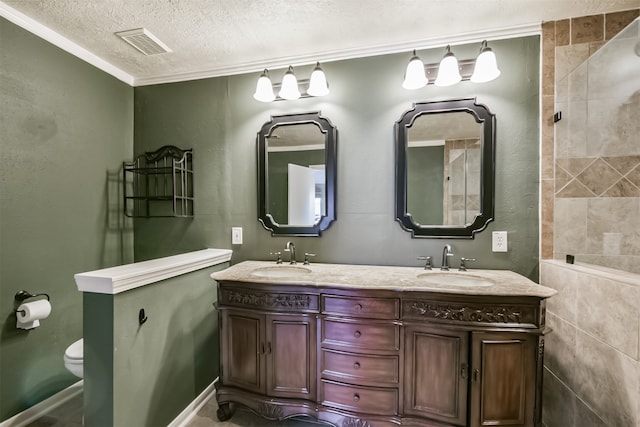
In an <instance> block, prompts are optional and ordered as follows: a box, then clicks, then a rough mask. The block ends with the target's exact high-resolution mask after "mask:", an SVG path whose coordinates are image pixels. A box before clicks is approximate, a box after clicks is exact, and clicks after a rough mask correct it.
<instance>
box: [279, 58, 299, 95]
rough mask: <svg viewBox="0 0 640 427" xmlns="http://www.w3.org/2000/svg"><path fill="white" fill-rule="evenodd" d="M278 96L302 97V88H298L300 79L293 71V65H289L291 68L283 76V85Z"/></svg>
mask: <svg viewBox="0 0 640 427" xmlns="http://www.w3.org/2000/svg"><path fill="white" fill-rule="evenodd" d="M278 96H280V98H282V99H298V98H300V90H299V89H298V79H297V78H296V75H295V74H294V73H293V67H292V66H291V65H289V69H288V70H287V72H286V73H284V77H283V78H282V87H281V88H280V92H278Z"/></svg>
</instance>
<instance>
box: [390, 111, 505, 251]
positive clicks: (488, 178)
mask: <svg viewBox="0 0 640 427" xmlns="http://www.w3.org/2000/svg"><path fill="white" fill-rule="evenodd" d="M475 101H476V100H475V99H473V98H470V99H456V100H449V101H437V102H419V103H415V104H413V108H412V109H410V110H408V111H406V112H404V114H403V115H402V117H401V118H400V120H398V121H397V122H396V125H395V143H396V147H395V149H396V220H397V221H398V222H399V223H400V226H401V227H402V228H403V229H405V230H407V231H410V232H411V235H412V237H418V238H459V239H464V238H467V239H473V237H474V235H475V233H477V232H479V231H482V230H484V229H485V227H486V226H487V224H488V223H489V222H490V221H492V220H493V215H494V187H495V184H494V182H495V139H496V138H495V115H494V114H492V113H491V112H490V111H489V109H488V108H487V107H485V106H484V105H481V104H476V102H475ZM450 112H465V113H469V114H471V115H472V116H473V118H474V119H475V121H476V122H478V123H480V124H482V125H483V126H482V148H481V150H482V172H481V185H480V213H479V214H478V215H476V217H475V219H474V221H473V222H472V223H470V224H466V225H464V226H459V225H423V224H418V223H416V222H415V221H414V220H413V218H412V216H411V214H410V213H409V212H407V147H408V138H407V134H408V130H409V128H410V127H411V125H412V124H413V122H414V120H415V119H416V118H418V117H420V116H421V115H423V114H439V113H450Z"/></svg>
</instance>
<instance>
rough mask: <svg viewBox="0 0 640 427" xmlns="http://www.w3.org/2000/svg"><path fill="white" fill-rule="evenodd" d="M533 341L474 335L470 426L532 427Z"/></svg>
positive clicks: (518, 335)
mask: <svg viewBox="0 0 640 427" xmlns="http://www.w3.org/2000/svg"><path fill="white" fill-rule="evenodd" d="M537 343H538V339H537V337H534V336H530V335H526V334H521V333H509V332H474V333H473V334H472V353H473V358H472V359H473V360H472V364H471V369H472V374H471V384H472V386H471V388H472V393H471V425H472V426H504V425H508V426H533V425H535V424H534V419H535V417H534V405H533V402H535V383H536V368H537V366H536V354H537Z"/></svg>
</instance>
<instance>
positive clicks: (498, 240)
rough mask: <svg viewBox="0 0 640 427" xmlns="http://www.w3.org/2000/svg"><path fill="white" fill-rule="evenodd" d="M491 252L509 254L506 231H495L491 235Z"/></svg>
mask: <svg viewBox="0 0 640 427" xmlns="http://www.w3.org/2000/svg"><path fill="white" fill-rule="evenodd" d="M491 250H492V251H493V252H508V246H507V232H506V231H494V232H493V233H491Z"/></svg>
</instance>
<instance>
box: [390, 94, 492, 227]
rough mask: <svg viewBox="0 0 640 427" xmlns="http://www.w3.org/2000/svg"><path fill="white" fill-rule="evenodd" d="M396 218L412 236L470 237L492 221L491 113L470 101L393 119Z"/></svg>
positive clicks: (420, 108)
mask: <svg viewBox="0 0 640 427" xmlns="http://www.w3.org/2000/svg"><path fill="white" fill-rule="evenodd" d="M395 134H396V219H397V220H398V222H400V225H401V226H402V227H403V228H404V229H405V230H407V231H411V233H412V235H413V237H441V238H473V236H474V234H475V233H477V232H478V231H481V230H483V229H484V228H485V227H486V226H487V224H488V223H489V221H491V220H493V206H494V201H493V200H494V195H493V192H494V145H495V116H494V115H493V114H491V112H490V111H489V110H488V108H487V107H485V106H484V105H479V104H476V103H475V100H474V99H460V100H450V101H438V102H423V103H416V104H414V106H413V108H412V109H410V110H408V111H406V112H405V113H404V114H403V115H402V117H401V118H400V120H398V122H396V128H395Z"/></svg>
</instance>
